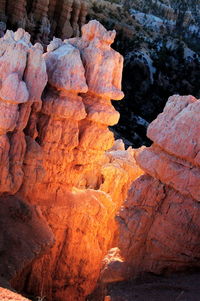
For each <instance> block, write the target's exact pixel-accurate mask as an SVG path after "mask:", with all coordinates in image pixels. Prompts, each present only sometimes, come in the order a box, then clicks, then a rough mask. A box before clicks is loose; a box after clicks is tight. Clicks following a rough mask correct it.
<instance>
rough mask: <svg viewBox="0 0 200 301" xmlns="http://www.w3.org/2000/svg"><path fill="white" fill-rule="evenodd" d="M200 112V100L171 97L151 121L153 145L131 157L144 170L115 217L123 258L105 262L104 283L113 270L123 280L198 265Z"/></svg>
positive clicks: (199, 252)
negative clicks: (145, 273) (107, 266)
mask: <svg viewBox="0 0 200 301" xmlns="http://www.w3.org/2000/svg"><path fill="white" fill-rule="evenodd" d="M199 112H200V101H199V100H197V99H195V98H194V97H192V96H183V97H182V96H176V95H175V96H173V97H171V98H170V99H169V100H168V102H167V105H166V107H165V109H164V111H163V113H162V114H160V115H159V116H158V118H157V119H156V120H155V121H154V122H152V123H151V124H150V126H149V128H148V137H149V138H150V139H152V140H153V142H154V143H153V145H152V146H151V147H150V148H143V149H142V150H141V151H139V152H138V153H137V155H136V161H137V163H138V164H139V166H140V167H141V168H142V169H143V170H144V171H145V173H146V174H144V175H142V176H141V177H140V178H138V179H137V180H136V181H134V182H133V183H132V185H131V189H130V190H129V195H128V199H127V201H126V202H125V203H124V206H123V207H122V209H121V210H120V212H119V215H118V216H117V220H118V225H119V231H120V235H119V248H120V250H121V256H122V258H123V259H124V260H115V261H114V260H110V272H109V268H107V270H105V281H107V282H109V281H112V279H113V281H115V280H116V278H115V279H114V277H111V274H112V275H113V274H114V271H117V268H118V278H119V279H117V280H122V279H124V278H127V277H130V276H138V275H141V273H143V272H153V273H157V274H160V273H163V272H170V271H181V270H184V269H187V268H192V267H199V266H200V263H199V256H200V244H199V240H200V218H199V214H200V207H199V202H200V194H199V193H200V192H199V187H200V169H199V166H200V157H199V153H200V152H199V150H200V140H199V130H200V128H199V126H200V123H199ZM109 275H110V278H109ZM115 277H116V275H115ZM120 277H121V278H120Z"/></svg>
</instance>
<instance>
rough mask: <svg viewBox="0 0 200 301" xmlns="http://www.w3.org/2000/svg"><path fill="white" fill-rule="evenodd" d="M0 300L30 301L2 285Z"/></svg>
mask: <svg viewBox="0 0 200 301" xmlns="http://www.w3.org/2000/svg"><path fill="white" fill-rule="evenodd" d="M0 300H1V301H30V300H29V299H27V298H25V297H22V296H20V295H18V294H16V293H14V292H12V291H10V290H8V289H6V288H2V287H0Z"/></svg>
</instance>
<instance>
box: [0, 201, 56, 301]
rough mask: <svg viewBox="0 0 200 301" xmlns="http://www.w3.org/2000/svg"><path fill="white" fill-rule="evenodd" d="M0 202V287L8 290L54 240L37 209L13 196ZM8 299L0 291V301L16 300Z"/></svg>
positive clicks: (10, 295) (4, 292) (4, 293)
mask: <svg viewBox="0 0 200 301" xmlns="http://www.w3.org/2000/svg"><path fill="white" fill-rule="evenodd" d="M0 203H1V206H0V223H1V231H0V285H4V283H6V285H5V286H6V287H7V286H8V283H9V282H10V281H13V279H14V278H15V277H17V276H18V274H19V273H20V272H21V271H23V269H24V268H25V267H26V266H27V265H28V264H30V263H31V262H32V261H33V260H34V259H35V258H37V257H39V256H41V255H42V254H44V253H45V252H46V251H49V249H50V247H52V245H53V243H54V238H53V233H52V231H51V229H50V227H49V226H48V224H47V222H46V221H45V219H44V217H43V216H42V213H41V211H39V208H37V209H36V208H35V207H34V206H31V205H29V204H28V203H26V202H25V201H22V200H20V199H19V198H17V197H15V196H0ZM13 295H14V294H13ZM8 296H9V298H10V299H9V298H8ZM6 297H7V298H8V299H6ZM11 297H12V294H11V293H10V294H7V295H6V291H2V289H1V288H0V300H18V299H17V297H16V299H14V297H13V299H12V298H11ZM19 300H21V299H20V298H19ZM22 300H26V299H25V298H24V299H22Z"/></svg>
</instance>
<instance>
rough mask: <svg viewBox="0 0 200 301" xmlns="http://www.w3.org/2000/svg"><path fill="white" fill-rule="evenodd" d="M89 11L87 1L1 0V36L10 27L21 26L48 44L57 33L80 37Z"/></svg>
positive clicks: (35, 37) (67, 36) (62, 36)
mask: <svg viewBox="0 0 200 301" xmlns="http://www.w3.org/2000/svg"><path fill="white" fill-rule="evenodd" d="M87 13H88V2H87V0H80V1H79V0H62V1H60V0H43V1H38V0H34V1H29V0H20V1H13V0H7V1H6V0H1V2H0V35H1V36H3V34H4V32H5V30H6V23H7V25H8V28H12V29H16V28H18V27H21V28H23V29H25V30H27V31H28V32H29V33H30V34H31V38H32V40H33V41H39V42H41V43H42V44H44V45H45V46H47V45H48V43H49V39H50V38H53V36H54V35H56V36H57V37H61V38H62V39H66V38H70V37H72V36H79V35H80V29H81V26H82V25H84V24H85V21H86V16H87Z"/></svg>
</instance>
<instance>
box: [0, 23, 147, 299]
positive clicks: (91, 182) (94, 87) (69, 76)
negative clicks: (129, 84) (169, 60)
mask: <svg viewBox="0 0 200 301" xmlns="http://www.w3.org/2000/svg"><path fill="white" fill-rule="evenodd" d="M74 22H75V21H74ZM74 26H75V25H74ZM114 37H115V32H107V31H106V29H105V28H104V27H103V26H102V25H100V23H98V22H97V21H91V22H89V23H88V25H86V26H85V27H84V28H83V37H82V38H76V39H70V40H65V41H64V42H62V41H61V40H58V39H54V40H53V42H52V43H51V44H50V45H49V46H48V49H47V50H48V51H47V53H45V54H44V55H43V54H42V50H41V46H40V44H36V45H35V46H32V44H31V43H30V36H29V35H28V34H26V33H25V32H24V31H23V30H22V29H20V30H18V31H17V32H16V33H13V32H7V34H6V35H5V36H4V38H3V39H2V40H1V45H0V54H2V57H0V61H2V64H1V66H0V71H1V72H2V91H0V93H1V92H2V99H3V97H4V98H5V100H4V101H0V105H1V106H2V107H5V105H4V103H5V104H6V105H7V103H6V102H5V101H10V98H12V99H11V100H12V102H14V104H12V103H9V105H8V106H7V107H6V108H5V109H3V110H1V113H0V117H1V116H2V117H1V118H0V129H1V131H0V134H1V135H0V145H1V147H0V167H1V168H2V173H1V174H0V193H5V192H6V193H7V194H13V195H17V196H18V197H19V198H21V199H25V200H26V201H27V202H29V203H30V204H32V206H33V208H34V206H36V208H37V210H41V212H42V214H43V217H44V218H45V220H46V222H47V224H48V225H49V226H50V228H51V229H52V231H53V235H54V238H55V244H54V246H53V248H52V249H51V250H50V251H49V252H48V253H47V254H46V255H44V256H42V257H41V258H39V259H36V255H37V254H35V253H37V250H36V251H34V250H35V249H34V248H35V247H37V245H38V244H39V243H38V242H37V240H36V241H33V246H32V249H33V253H34V254H32V253H31V254H29V253H30V252H29V250H28V255H27V257H26V256H25V255H26V254H25V255H23V254H24V253H23V251H21V255H22V256H24V257H23V258H25V259H24V262H21V261H20V260H19V261H17V262H20V264H21V266H20V267H19V266H17V267H16V273H17V277H15V278H14V279H13V277H14V276H13V274H11V275H10V278H11V279H12V285H13V287H14V288H15V289H17V290H25V291H26V292H28V293H31V294H33V295H34V296H46V298H47V299H48V300H49V301H51V300H52V301H58V300H66V299H67V300H73V301H74V300H79V301H81V300H85V299H86V296H87V295H89V294H90V293H91V292H92V291H93V290H94V288H95V286H96V283H97V280H98V278H99V275H100V270H101V265H102V260H103V258H104V256H105V255H106V253H107V251H108V250H109V249H110V248H111V247H112V245H113V242H114V241H116V230H117V229H116V224H115V219H114V217H115V215H116V212H117V211H118V209H119V208H120V206H121V204H122V202H123V200H124V199H125V198H126V195H127V191H128V188H129V185H130V183H131V182H132V181H133V180H134V179H135V178H137V177H138V176H139V175H140V174H141V169H140V168H139V167H136V164H135V152H134V151H133V150H131V149H129V150H128V151H125V150H124V146H123V145H122V143H119V144H118V145H117V144H115V147H114V148H113V149H112V147H113V144H114V136H113V133H112V132H110V131H109V130H108V126H109V125H113V124H115V123H117V121H118V119H119V113H118V112H116V111H115V109H114V108H113V107H112V105H111V99H112V98H114V99H121V98H122V97H123V92H121V72H122V63H123V58H122V57H121V55H120V54H118V53H117V52H115V51H114V50H113V49H111V47H110V45H111V43H112V42H113V40H114ZM96 58H97V59H96ZM10 79H12V80H13V83H14V85H13V89H12V87H11V85H10V82H11V80H10ZM22 79H23V80H24V82H22ZM47 81H48V83H47ZM46 83H47V85H46ZM4 86H5V87H4ZM25 86H26V92H27V94H26V93H24V92H25ZM16 95H17V97H16ZM25 95H26V96H27V97H26V98H25ZM41 98H42V101H41ZM16 99H17V100H18V101H21V102H24V101H25V100H26V102H24V103H22V104H20V106H19V105H18V103H15V102H16ZM1 103H3V105H2V104H1ZM12 105H15V107H14V109H13V107H12ZM7 112H8V118H7ZM6 118H7V119H8V120H7V119H6ZM8 131H9V134H8V133H7V132H8ZM16 204H17V203H16ZM15 212H18V210H17V208H15V210H14V214H15ZM16 214H17V213H16ZM41 218H42V217H41ZM40 223H41V221H40V220H39V221H38V225H39V226H40ZM27 225H29V224H27ZM32 230H33V233H32V232H30V237H28V238H26V237H25V238H24V243H26V240H28V241H30V243H31V242H32V239H33V238H32V237H37V235H38V236H39V238H40V235H43V226H42V225H41V233H39V234H38V228H37V227H35V224H34V226H33V229H32ZM21 231H22V232H23V231H25V232H26V228H22V229H21ZM47 234H48V235H50V234H49V233H47ZM48 235H47V237H46V238H47V241H48V242H49V241H51V237H49V236H48ZM27 243H28V242H27ZM22 246H24V245H23V244H22ZM24 248H25V247H24ZM38 248H39V247H38ZM25 249H26V248H25ZM43 249H44V250H46V248H45V246H43V245H42V243H41V251H42V250H43ZM20 250H21V249H20ZM12 251H13V252H16V254H17V252H18V246H16V248H13V249H12ZM8 254H10V253H8ZM38 254H40V249H39V250H38ZM10 257H11V258H13V255H12V254H11V256H10ZM14 258H16V256H15V257H14ZM14 261H15V259H14ZM5 262H6V260H5ZM22 268H23V271H22ZM7 273H8V272H6V274H7ZM10 278H9V279H10Z"/></svg>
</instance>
